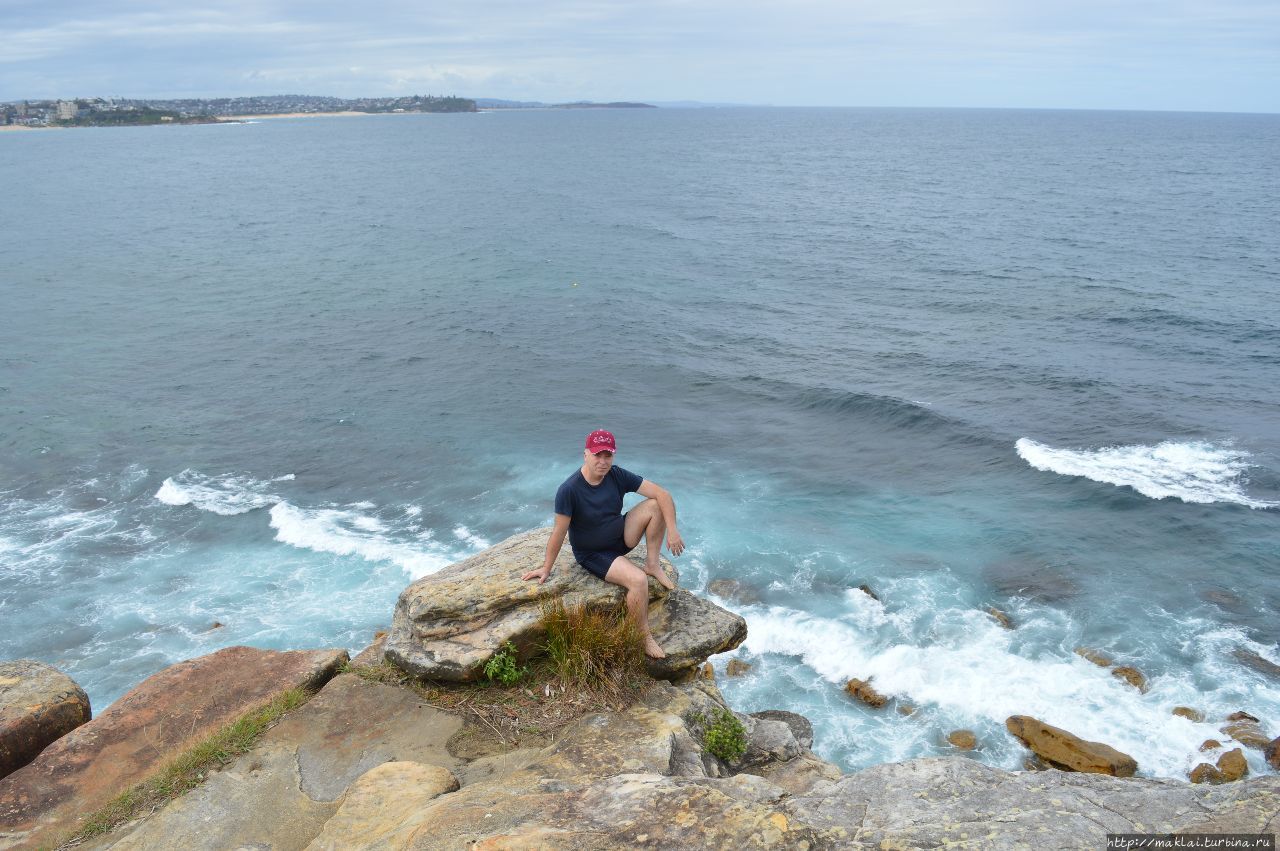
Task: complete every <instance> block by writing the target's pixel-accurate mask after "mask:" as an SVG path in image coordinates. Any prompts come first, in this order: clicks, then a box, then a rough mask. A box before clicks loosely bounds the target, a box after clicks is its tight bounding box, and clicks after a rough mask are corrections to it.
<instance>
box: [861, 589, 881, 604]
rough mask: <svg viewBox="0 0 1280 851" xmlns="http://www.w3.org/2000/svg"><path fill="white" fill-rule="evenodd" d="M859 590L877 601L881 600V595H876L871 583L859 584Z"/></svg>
mask: <svg viewBox="0 0 1280 851" xmlns="http://www.w3.org/2000/svg"><path fill="white" fill-rule="evenodd" d="M858 590H859V591H861V592H862V593H863V594H866V595H867V596H868V597H870V598H871V599H873V600H875V601H876V602H877V603H878V602H880V597H879V596H877V595H876V592H875V591H872V590H871V586H870V585H859V586H858Z"/></svg>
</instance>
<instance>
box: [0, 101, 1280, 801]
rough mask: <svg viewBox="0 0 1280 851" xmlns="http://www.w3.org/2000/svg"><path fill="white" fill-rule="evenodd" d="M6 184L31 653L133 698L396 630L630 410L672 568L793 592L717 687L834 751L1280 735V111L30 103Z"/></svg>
mask: <svg viewBox="0 0 1280 851" xmlns="http://www.w3.org/2000/svg"><path fill="white" fill-rule="evenodd" d="M0 187H3V193H4V200H5V203H4V204H3V205H2V206H0V248H2V249H3V250H2V251H0V255H2V256H3V258H4V261H3V263H2V264H0V658H17V657H33V658H37V659H41V660H43V661H46V662H49V663H52V664H55V665H57V666H59V667H61V668H63V669H64V670H66V671H68V672H69V673H70V674H71V675H72V676H73V677H75V678H76V679H77V680H78V681H79V682H81V683H82V684H83V685H85V687H86V688H87V689H88V690H89V692H90V694H91V696H92V698H93V701H94V704H95V706H96V707H97V708H99V709H101V708H102V707H105V706H106V705H107V704H108V703H109V702H110V701H111V700H114V699H115V698H116V697H118V696H119V695H120V694H122V693H123V692H124V691H125V690H127V689H128V688H129V687H131V686H132V685H134V684H136V683H137V682H138V681H139V680H141V679H142V678H144V677H145V676H147V675H149V674H151V673H154V672H155V671H157V670H159V669H160V668H162V667H164V666H165V665H168V664H171V663H172V662H174V661H177V660H179V659H183V658H188V657H191V656H194V655H198V654H201V653H206V652H209V651H211V650H213V649H216V648H217V647H221V646H225V645H228V644H233V643H248V644H253V645H257V646H263V647H278V648H292V647H311V646H345V647H348V648H352V649H358V648H360V647H362V646H363V645H364V644H365V643H366V642H367V639H368V637H369V635H370V633H371V632H372V631H373V630H374V629H376V628H378V627H381V626H384V625H385V624H386V623H387V622H388V621H389V619H390V612H391V609H392V607H393V605H394V601H395V598H396V596H397V594H398V593H399V592H400V590H401V589H402V588H403V587H404V586H405V585H406V584H407V583H408V582H409V581H410V579H411V578H413V577H416V576H420V575H423V574H425V573H428V572H430V571H432V570H435V569H438V568H439V567H440V566H442V565H444V564H447V563H449V562H451V561H453V560H455V559H457V558H459V557H462V556H464V555H466V554H469V553H472V552H476V551H477V550H478V549H480V548H483V547H484V546H486V544H488V543H493V542H496V541H498V540H501V539H502V538H503V537H506V536H507V535H509V534H512V533H514V532H517V531H521V530H524V529H526V528H529V527H532V526H535V525H539V524H543V523H547V522H549V521H550V519H551V511H552V509H551V497H552V495H553V492H554V488H555V485H556V484H558V483H559V481H561V480H562V479H563V478H564V477H565V476H567V475H568V474H569V473H570V472H571V471H572V470H573V469H574V467H575V466H576V464H577V459H578V458H579V457H580V456H579V453H580V449H579V447H580V442H581V439H582V436H583V435H585V434H586V433H587V432H588V431H590V430H592V429H594V428H596V427H606V428H610V429H611V430H613V431H614V432H615V433H617V434H618V437H619V441H620V449H621V451H620V454H619V458H618V462H619V463H620V464H621V465H622V466H625V467H627V468H629V469H632V470H634V471H636V472H638V473H640V474H641V475H644V476H646V477H647V478H650V479H652V480H655V481H657V482H659V483H661V484H663V485H664V486H666V487H667V488H668V489H670V490H672V491H673V493H674V495H675V496H676V500H677V505H678V507H679V513H680V521H681V527H682V532H683V533H684V537H685V539H686V541H687V542H688V543H689V545H690V546H689V551H688V553H687V554H686V555H685V556H684V557H683V558H681V559H679V560H678V564H679V566H680V567H681V569H682V571H683V577H684V579H683V581H684V583H685V584H686V585H689V586H690V587H693V588H695V589H702V588H705V586H706V584H707V583H708V582H710V581H711V580H712V579H716V578H721V577H731V578H737V579H739V580H741V581H743V582H745V583H747V584H748V585H750V586H752V587H753V588H754V589H756V590H757V591H758V592H759V594H760V595H761V597H762V602H761V603H759V604H755V605H751V606H742V605H739V604H735V603H732V602H729V603H728V605H730V606H731V607H733V608H735V609H736V610H738V611H740V612H741V613H742V614H743V615H744V616H745V617H746V618H747V621H748V624H749V627H750V637H749V638H748V641H747V644H746V646H745V649H744V650H743V651H741V655H742V656H743V657H744V658H746V659H747V660H748V661H750V662H752V664H753V667H752V669H751V672H750V673H749V674H748V675H746V676H745V677H742V678H740V679H731V680H723V681H722V682H723V685H724V688H725V690H726V692H727V693H728V695H729V697H730V698H731V700H733V701H734V703H735V705H736V706H739V707H740V708H743V709H757V708H765V707H787V708H792V709H796V710H798V711H801V712H805V713H806V714H808V715H810V717H812V718H813V719H814V720H815V722H816V723H817V727H818V742H819V751H820V752H822V753H823V754H824V755H826V756H828V757H829V758H832V759H835V760H837V761H838V762H840V763H841V764H843V765H845V766H847V767H855V766H861V765H867V764H871V763H875V762H879V761H883V760H886V759H898V758H903V757H908V756H917V755H926V754H935V753H945V752H947V746H946V745H945V744H943V742H942V740H943V737H944V736H945V734H946V733H947V732H948V731H949V730H951V729H954V728H956V727H969V728H971V729H973V730H975V731H976V732H977V733H978V734H979V738H980V740H981V741H982V742H983V747H982V750H981V751H980V752H979V758H980V759H983V760H985V761H987V762H990V763H991V764H995V765H1003V766H1008V767H1014V766H1016V765H1018V764H1019V750H1018V748H1017V747H1015V745H1014V744H1013V743H1012V740H1010V739H1009V738H1008V736H1007V734H1005V733H1004V732H1003V720H1004V718H1005V717H1006V716H1007V715H1009V714H1013V713H1015V712H1017V713H1025V714H1033V715H1037V716H1039V717H1042V718H1044V719H1045V720H1047V721H1049V722H1050V723H1055V724H1058V725H1060V726H1064V727H1067V728H1068V729H1071V730H1073V731H1075V732H1077V733H1079V734H1081V735H1084V736H1085V737H1086V738H1091V739H1096V740H1103V741H1107V742H1109V743H1111V744H1113V745H1115V746H1117V747H1120V748H1121V749H1122V750H1126V751H1128V752H1129V753H1132V754H1134V755H1135V756H1136V757H1137V758H1138V761H1139V763H1140V766H1141V768H1142V771H1143V773H1147V774H1154V775H1159V776H1175V775H1179V774H1181V773H1183V772H1184V771H1185V770H1186V769H1187V768H1189V767H1190V766H1191V765H1193V764H1194V763H1195V762H1197V761H1199V759H1200V758H1201V756H1200V754H1198V752H1197V751H1196V747H1197V746H1198V745H1199V743H1200V742H1201V741H1202V740H1203V739H1205V738H1208V737H1210V736H1213V737H1217V738H1222V737H1221V735H1220V734H1218V732H1217V725H1216V724H1214V723H1205V724H1194V723H1192V722H1189V721H1186V720H1185V719H1181V718H1173V717H1171V715H1170V709H1171V708H1172V707H1173V706H1175V705H1179V704H1185V705H1192V706H1197V707H1199V708H1202V709H1204V710H1205V711H1206V712H1207V713H1208V715H1209V718H1210V721H1211V722H1212V721H1213V720H1214V719H1217V718H1220V717H1222V716H1223V715H1225V714H1226V713H1228V712H1232V711H1235V710H1237V709H1248V710H1249V711H1251V712H1253V714H1255V715H1258V716H1259V717H1263V718H1264V720H1265V719H1267V718H1270V719H1272V721H1271V724H1272V726H1276V725H1280V683H1278V682H1277V681H1275V680H1273V679H1268V678H1267V676H1266V675H1264V674H1262V673H1260V672H1258V671H1256V670H1255V669H1253V668H1250V667H1248V666H1247V665H1244V664H1242V662H1241V658H1240V656H1239V655H1238V654H1239V652H1240V651H1244V652H1245V653H1246V654H1248V653H1253V654H1258V655H1260V656H1261V657H1263V658H1264V659H1270V660H1271V661H1273V662H1275V661H1280V652H1278V648H1277V642H1278V641H1280V629H1277V627H1276V620H1275V615H1274V613H1275V611H1276V609H1277V607H1280V586H1278V585H1277V582H1276V578H1277V573H1278V572H1280V509H1278V508H1277V503H1280V401H1277V397H1276V393H1275V388H1276V387H1277V386H1280V306H1278V301H1277V293H1280V228H1278V227H1277V222H1278V221H1280V202H1277V198H1278V197H1280V193H1278V191H1277V190H1280V117H1277V116H1250V115H1195V114H1157V113H1144V114H1139V113H1087V112H1035V111H979V110H972V111H959V110H957V111H919V110H903V111H895V110H782V109H776V110H766V109H760V110H747V109H742V110H704V111H667V110H642V111H598V112H597V111H564V112H528V113H519V112H516V113H494V114H479V115H457V116H371V117H366V118H334V119H328V120H310V121H291V120H278V121H264V122H261V123H257V124H251V125H242V126H226V127H163V128H138V129H84V130H72V131H65V132H42V133H36V132H29V133H6V134H2V135H0ZM862 583H867V584H869V585H870V586H871V587H872V588H873V589H875V591H876V592H877V594H878V595H879V596H880V598H881V601H882V602H877V601H874V600H871V599H870V598H868V597H866V596H865V595H863V594H862V593H861V592H859V591H857V590H856V588H857V586H858V585H860V584H862ZM986 606H996V607H998V608H1000V609H1002V610H1005V611H1008V612H1009V613H1010V614H1011V615H1012V616H1013V618H1014V620H1015V621H1016V622H1017V623H1018V625H1019V627H1018V629H1017V630H1015V631H1012V632H1010V631H1006V630H1003V629H1001V628H999V626H997V625H996V624H995V622H994V621H993V620H992V619H991V618H990V617H988V616H987V615H986V614H984V613H983V609H984V608H985V607H986ZM214 622H220V623H222V624H224V626H223V627H221V628H219V629H216V630H210V626H211V625H212V624H213V623H214ZM1082 645H1085V646H1090V647H1096V648H1100V649H1103V650H1105V651H1107V652H1109V653H1111V654H1112V655H1114V656H1115V657H1116V658H1117V659H1118V660H1119V661H1120V662H1123V663H1129V664H1133V665H1136V666H1137V667H1139V668H1140V669H1142V670H1143V671H1144V672H1145V673H1146V674H1147V676H1148V677H1149V678H1150V680H1151V689H1150V691H1149V692H1148V693H1146V694H1139V693H1138V692H1137V691H1136V690H1133V689H1131V688H1130V687H1129V686H1127V685H1124V684H1121V683H1119V682H1118V681H1115V680H1114V679H1113V678H1112V677H1111V676H1110V675H1109V673H1108V672H1107V671H1106V670H1104V669H1102V668H1096V667H1094V666H1092V665H1091V664H1089V663H1088V662H1085V661H1084V660H1083V659H1080V658H1079V657H1077V656H1076V655H1075V654H1074V653H1073V652H1072V651H1073V649H1074V648H1075V647H1077V646H1082ZM721 661H723V660H721ZM850 676H858V677H862V678H866V677H868V676H871V677H873V678H874V683H875V684H876V685H877V687H879V688H880V689H881V691H884V692H885V693H887V694H890V695H893V696H895V697H897V698H900V699H901V700H904V701H909V702H911V703H914V704H916V705H917V706H919V707H920V711H919V712H917V713H916V715H913V716H911V717H903V716H900V715H898V714H897V713H895V712H892V711H889V712H880V713H876V712H874V711H872V710H868V709H866V708H864V707H861V706H858V705H854V704H852V703H850V702H849V701H848V700H847V699H846V698H845V696H844V695H843V693H842V692H841V689H840V687H841V685H842V684H843V682H844V680H845V679H846V678H848V677H850ZM1255 756H1256V755H1255ZM1252 767H1253V769H1254V770H1255V771H1258V770H1262V769H1263V766H1262V765H1261V763H1260V762H1259V763H1258V764H1257V765H1253V766H1252Z"/></svg>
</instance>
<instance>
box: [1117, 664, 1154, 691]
mask: <svg viewBox="0 0 1280 851" xmlns="http://www.w3.org/2000/svg"><path fill="white" fill-rule="evenodd" d="M1111 676H1113V677H1116V678H1117V679H1121V680H1124V681H1125V682H1127V683H1128V684H1129V685H1131V686H1133V687H1134V688H1136V689H1137V690H1138V691H1140V692H1142V693H1143V694H1146V693H1147V678H1146V676H1145V675H1143V673H1142V672H1141V671H1139V670H1138V669H1137V668H1134V667H1131V666H1129V665H1123V666H1121V667H1119V668H1112V669H1111Z"/></svg>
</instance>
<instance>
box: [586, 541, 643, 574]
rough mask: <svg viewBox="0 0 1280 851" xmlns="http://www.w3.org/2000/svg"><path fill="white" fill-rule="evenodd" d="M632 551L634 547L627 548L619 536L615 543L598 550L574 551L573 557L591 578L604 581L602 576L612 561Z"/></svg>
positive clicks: (607, 570)
mask: <svg viewBox="0 0 1280 851" xmlns="http://www.w3.org/2000/svg"><path fill="white" fill-rule="evenodd" d="M634 549H635V547H628V546H627V542H626V541H624V540H623V539H622V536H621V535H619V536H618V539H617V540H616V541H614V542H613V543H611V544H608V545H607V546H604V547H602V548H600V549H593V550H574V551H573V557H574V558H575V559H576V560H577V562H578V564H580V565H582V567H583V569H584V570H586V571H587V572H588V573H590V574H591V575H592V576H594V577H596V578H597V579H604V575H605V574H606V573H608V572H609V566H610V565H612V564H613V560H614V559H615V558H617V557H618V556H624V555H626V554H627V553H629V552H631V551H632V550H634Z"/></svg>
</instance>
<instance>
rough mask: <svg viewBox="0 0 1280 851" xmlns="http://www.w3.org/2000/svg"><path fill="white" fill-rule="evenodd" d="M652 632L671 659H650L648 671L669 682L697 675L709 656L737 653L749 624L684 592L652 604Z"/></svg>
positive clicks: (708, 602)
mask: <svg viewBox="0 0 1280 851" xmlns="http://www.w3.org/2000/svg"><path fill="white" fill-rule="evenodd" d="M651 584H656V583H651ZM649 629H650V631H652V632H653V637H654V638H655V639H657V641H658V643H659V644H661V645H662V649H663V650H664V651H666V654H667V657H666V658H665V659H646V660H645V670H647V671H648V672H649V676H651V677H654V678H657V679H665V680H669V679H676V678H678V677H681V676H684V675H689V674H692V673H694V672H695V671H696V670H697V669H698V668H699V667H700V666H701V665H702V663H703V662H705V661H706V660H707V657H708V656H714V655H715V654H717V653H725V652H727V651H729V650H733V649H735V648H736V647H737V646H738V645H739V644H741V643H742V642H743V641H744V640H745V639H746V637H747V622H746V621H745V620H743V619H742V618H741V617H739V616H738V615H735V614H734V613H733V612H730V611H728V610H726V609H722V608H720V607H719V606H717V605H716V604H715V603H712V602H711V601H709V600H704V599H702V598H701V597H698V596H695V595H693V594H691V593H689V592H688V591H686V590H684V589H683V588H677V589H676V590H674V591H672V592H671V593H670V594H667V595H666V596H665V597H663V598H662V599H660V600H658V601H657V602H656V603H650V604H649Z"/></svg>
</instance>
